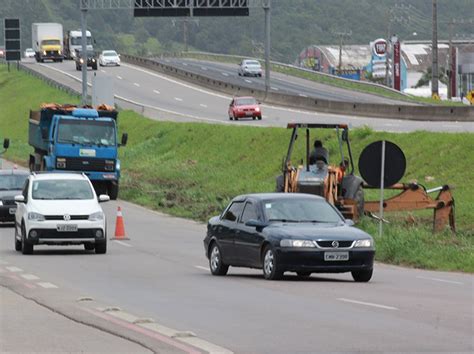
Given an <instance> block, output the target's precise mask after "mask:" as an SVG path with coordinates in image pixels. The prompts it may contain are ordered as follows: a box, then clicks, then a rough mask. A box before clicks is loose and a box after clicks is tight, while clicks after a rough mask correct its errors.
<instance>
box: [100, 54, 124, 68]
mask: <svg viewBox="0 0 474 354" xmlns="http://www.w3.org/2000/svg"><path fill="white" fill-rule="evenodd" d="M99 65H100V66H107V65H116V66H119V65H120V55H119V54H117V52H116V51H115V50H103V51H102V53H100V55H99Z"/></svg>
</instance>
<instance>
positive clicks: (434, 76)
mask: <svg viewBox="0 0 474 354" xmlns="http://www.w3.org/2000/svg"><path fill="white" fill-rule="evenodd" d="M432 25H433V37H432V44H431V49H432V58H433V62H432V64H431V96H433V97H435V95H436V97H438V96H439V90H438V79H439V73H438V9H437V3H436V0H433V23H432Z"/></svg>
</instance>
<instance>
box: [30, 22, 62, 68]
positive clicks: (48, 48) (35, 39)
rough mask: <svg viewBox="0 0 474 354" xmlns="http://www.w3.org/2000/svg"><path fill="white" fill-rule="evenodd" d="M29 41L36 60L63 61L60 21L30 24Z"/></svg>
mask: <svg viewBox="0 0 474 354" xmlns="http://www.w3.org/2000/svg"><path fill="white" fill-rule="evenodd" d="M31 41H32V48H33V50H34V51H35V59H36V61H37V62H41V63H43V62H44V61H45V60H52V61H59V62H62V61H63V59H64V53H63V26H62V25H61V24H60V23H52V22H48V23H33V24H31Z"/></svg>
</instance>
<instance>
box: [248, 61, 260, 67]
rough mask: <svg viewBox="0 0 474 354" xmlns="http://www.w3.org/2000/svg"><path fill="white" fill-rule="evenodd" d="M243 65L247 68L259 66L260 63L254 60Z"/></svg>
mask: <svg viewBox="0 0 474 354" xmlns="http://www.w3.org/2000/svg"><path fill="white" fill-rule="evenodd" d="M244 65H247V66H260V63H259V62H258V61H256V60H251V61H246V62H245V63H244Z"/></svg>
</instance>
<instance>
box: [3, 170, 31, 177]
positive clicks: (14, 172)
mask: <svg viewBox="0 0 474 354" xmlns="http://www.w3.org/2000/svg"><path fill="white" fill-rule="evenodd" d="M29 174H30V171H27V170H17V169H9V170H0V176H1V175H19V176H28V175H29Z"/></svg>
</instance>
